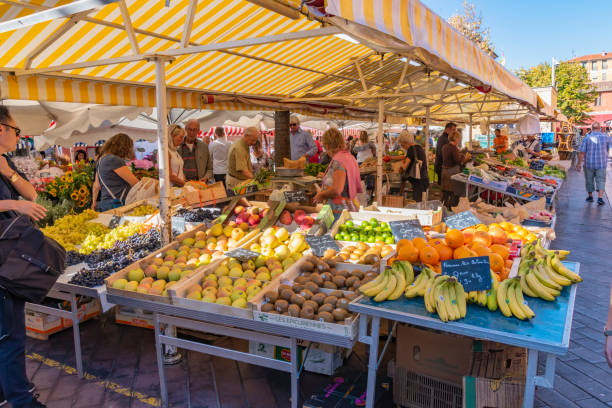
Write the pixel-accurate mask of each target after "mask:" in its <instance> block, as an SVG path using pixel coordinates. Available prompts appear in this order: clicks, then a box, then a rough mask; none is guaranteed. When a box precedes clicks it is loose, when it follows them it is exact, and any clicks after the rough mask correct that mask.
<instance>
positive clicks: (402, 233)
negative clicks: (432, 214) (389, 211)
mask: <svg viewBox="0 0 612 408" xmlns="http://www.w3.org/2000/svg"><path fill="white" fill-rule="evenodd" d="M389 227H391V232H392V233H393V238H395V242H397V241H399V240H400V239H408V240H413V239H414V238H416V237H421V238H425V232H423V227H422V226H421V222H420V221H419V220H418V219H417V218H415V219H413V220H402V221H389Z"/></svg>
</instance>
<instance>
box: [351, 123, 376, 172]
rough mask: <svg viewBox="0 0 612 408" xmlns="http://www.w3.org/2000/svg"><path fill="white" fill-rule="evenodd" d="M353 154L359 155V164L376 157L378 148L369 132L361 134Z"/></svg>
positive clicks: (363, 131)
mask: <svg viewBox="0 0 612 408" xmlns="http://www.w3.org/2000/svg"><path fill="white" fill-rule="evenodd" d="M353 152H354V153H356V154H357V163H358V164H361V163H363V162H364V161H366V160H367V159H369V158H370V157H374V156H375V155H376V146H375V145H374V143H373V142H371V141H370V136H368V132H366V131H365V130H362V131H361V132H359V141H358V142H357V144H356V145H355V147H353Z"/></svg>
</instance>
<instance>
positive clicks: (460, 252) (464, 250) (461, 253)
mask: <svg viewBox="0 0 612 408" xmlns="http://www.w3.org/2000/svg"><path fill="white" fill-rule="evenodd" d="M474 256H478V255H477V254H476V252H474V251H472V250H471V249H470V248H468V247H466V246H465V245H462V246H460V247H459V248H455V250H454V251H453V258H454V259H461V258H471V257H474Z"/></svg>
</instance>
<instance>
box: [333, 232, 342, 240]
mask: <svg viewBox="0 0 612 408" xmlns="http://www.w3.org/2000/svg"><path fill="white" fill-rule="evenodd" d="M342 236H343V235H342V234H336V235H334V239H335V240H336V241H342Z"/></svg>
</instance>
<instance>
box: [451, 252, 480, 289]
mask: <svg viewBox="0 0 612 408" xmlns="http://www.w3.org/2000/svg"><path fill="white" fill-rule="evenodd" d="M442 275H449V276H454V277H455V278H457V280H458V281H459V283H460V284H461V285H462V286H463V290H465V291H466V292H471V291H473V290H489V289H491V266H490V265H489V257H488V256H477V257H474V258H462V259H450V260H448V261H442Z"/></svg>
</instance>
